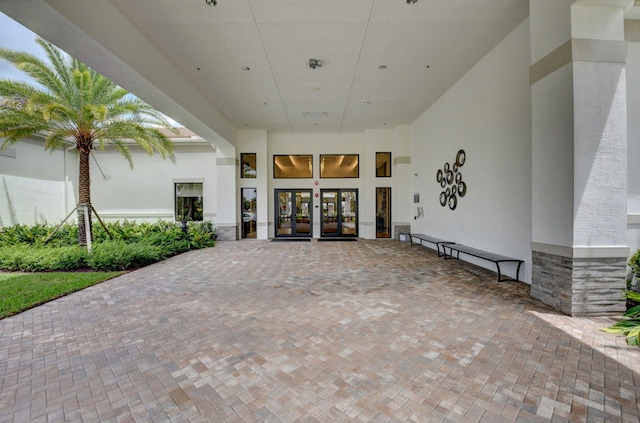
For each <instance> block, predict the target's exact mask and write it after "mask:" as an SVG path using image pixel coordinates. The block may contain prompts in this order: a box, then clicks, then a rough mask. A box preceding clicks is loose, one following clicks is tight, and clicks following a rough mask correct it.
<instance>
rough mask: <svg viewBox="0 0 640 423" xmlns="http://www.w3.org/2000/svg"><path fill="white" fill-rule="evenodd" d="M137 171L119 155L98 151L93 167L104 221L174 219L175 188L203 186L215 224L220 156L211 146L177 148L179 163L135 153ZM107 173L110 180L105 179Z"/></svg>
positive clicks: (206, 210)
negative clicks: (190, 184) (187, 184)
mask: <svg viewBox="0 0 640 423" xmlns="http://www.w3.org/2000/svg"><path fill="white" fill-rule="evenodd" d="M132 150H133V153H134V156H133V166H134V167H133V169H131V168H130V167H129V163H128V162H127V161H126V160H125V159H124V157H122V155H121V154H120V153H119V152H117V151H114V150H111V149H108V150H104V151H99V150H98V151H95V152H94V155H95V157H96V160H97V162H98V164H99V167H98V166H97V165H96V163H95V161H93V159H92V161H91V190H92V191H91V198H92V203H93V207H94V208H95V209H96V211H97V212H98V214H100V216H101V217H102V218H103V219H105V220H123V219H125V218H126V219H129V220H136V221H156V220H158V219H163V220H173V219H174V207H175V203H174V199H175V197H174V195H175V194H174V183H175V182H202V184H203V213H204V219H205V220H212V221H213V222H216V210H217V176H216V153H215V151H214V149H213V147H211V146H210V145H208V144H203V145H189V146H182V145H179V144H177V145H176V146H175V147H174V153H175V162H171V161H170V160H169V159H166V160H162V158H161V156H160V155H158V154H154V155H151V156H150V155H148V154H146V153H145V152H144V151H142V150H140V149H138V148H133V149H132ZM100 169H102V172H104V174H105V176H106V178H107V179H106V180H105V179H104V178H103V175H102V173H101V172H100Z"/></svg>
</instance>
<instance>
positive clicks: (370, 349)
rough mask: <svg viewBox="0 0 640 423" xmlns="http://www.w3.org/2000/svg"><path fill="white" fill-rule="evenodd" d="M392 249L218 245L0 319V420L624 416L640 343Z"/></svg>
mask: <svg viewBox="0 0 640 423" xmlns="http://www.w3.org/2000/svg"><path fill="white" fill-rule="evenodd" d="M614 320H615V319H612V318H589V319H587V318H570V317H567V316H564V315H561V314H559V313H557V312H555V311H553V310H552V309H550V308H548V307H546V306H544V305H542V304H541V303H539V302H537V301H535V300H533V299H531V298H530V297H529V295H528V286H527V285H526V284H523V283H513V282H508V283H500V284H499V283H497V282H496V281H495V274H494V273H491V272H489V271H486V270H484V269H479V268H477V267H474V266H472V265H468V264H461V263H460V262H458V261H455V262H454V261H449V260H448V261H445V260H443V259H442V258H438V257H436V254H435V251H433V250H430V249H427V248H425V247H420V246H413V247H411V246H410V245H409V243H401V242H396V241H362V240H360V241H358V242H348V243H347V242H322V243H320V242H315V241H313V242H308V243H287V242H278V243H274V242H268V241H247V242H244V241H243V242H220V243H219V244H218V245H217V246H216V247H215V248H212V249H207V250H200V251H194V252H191V253H187V254H184V255H181V256H179V257H175V258H172V259H170V260H167V261H166V262H163V263H158V264H156V265H153V266H150V267H147V268H144V269H141V270H139V271H136V272H132V273H129V274H127V275H124V276H122V277H119V278H117V279H113V280H111V281H108V282H105V283H103V284H100V285H96V286H94V287H91V288H89V289H86V290H84V291H82V292H79V293H76V294H73V295H70V296H68V297H64V298H61V299H59V300H56V301H53V302H50V303H48V304H45V305H42V306H40V307H37V308H35V309H32V310H29V311H27V312H25V313H22V314H20V315H18V316H14V317H11V318H8V319H4V320H2V321H0V330H1V333H0V388H1V391H0V392H1V393H0V422H9V421H10V422H76V421H77V422H185V421H189V422H254V421H256V422H294V421H300V422H405V421H409V422H441V421H443V422H514V421H518V422H538V421H539V422H548V421H553V422H567V421H568V422H605V421H606V422H617V421H623V422H633V423H637V422H638V420H639V418H638V416H639V414H640V410H639V406H638V400H639V399H640V349H638V348H635V349H634V348H629V347H627V345H626V344H625V342H624V339H623V338H620V337H616V336H614V335H611V334H607V333H604V332H601V331H599V329H600V328H601V327H604V326H606V325H608V324H610V323H612V322H613V321H614Z"/></svg>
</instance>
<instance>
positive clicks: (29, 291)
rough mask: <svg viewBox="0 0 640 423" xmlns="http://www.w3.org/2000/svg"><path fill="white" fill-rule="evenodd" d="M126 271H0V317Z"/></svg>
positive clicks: (16, 312) (2, 317) (11, 314)
mask: <svg viewBox="0 0 640 423" xmlns="http://www.w3.org/2000/svg"><path fill="white" fill-rule="evenodd" d="M123 273H125V272H47V273H0V319H4V318H5V317H9V316H13V315H14V314H18V313H20V312H22V311H25V310H27V309H30V308H32V307H35V306H37V305H40V304H44V303H46V302H47V301H51V300H53V299H56V298H59V297H62V296H64V295H67V294H70V293H72V292H76V291H79V290H81V289H84V288H86V287H88V286H91V285H95V284H97V283H98V282H102V281H105V280H107V279H111V278H115V277H116V276H120V275H122V274H123Z"/></svg>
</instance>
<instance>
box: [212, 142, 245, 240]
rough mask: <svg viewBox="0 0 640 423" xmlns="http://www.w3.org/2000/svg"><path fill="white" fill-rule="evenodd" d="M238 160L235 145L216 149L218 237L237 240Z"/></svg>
mask: <svg viewBox="0 0 640 423" xmlns="http://www.w3.org/2000/svg"><path fill="white" fill-rule="evenodd" d="M237 168H238V160H237V159H236V149H235V147H218V149H217V150H216V169H217V173H218V178H217V183H218V210H217V213H216V215H217V228H218V239H219V240H221V241H231V240H236V239H238V237H239V234H238V229H239V223H238V219H239V215H238V213H237V209H238V204H239V195H240V193H239V192H238V191H239V188H237V184H236V175H237Z"/></svg>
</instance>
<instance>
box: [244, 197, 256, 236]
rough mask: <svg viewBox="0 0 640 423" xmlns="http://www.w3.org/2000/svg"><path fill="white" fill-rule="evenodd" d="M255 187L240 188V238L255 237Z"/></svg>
mask: <svg viewBox="0 0 640 423" xmlns="http://www.w3.org/2000/svg"><path fill="white" fill-rule="evenodd" d="M256 192H257V190H256V189H255V188H242V192H241V194H242V238H256V236H257V234H258V229H257V223H258V222H257V220H258V219H257V218H256V216H257V209H258V205H257V203H256Z"/></svg>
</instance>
